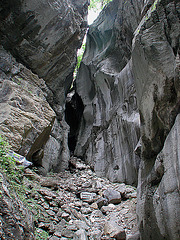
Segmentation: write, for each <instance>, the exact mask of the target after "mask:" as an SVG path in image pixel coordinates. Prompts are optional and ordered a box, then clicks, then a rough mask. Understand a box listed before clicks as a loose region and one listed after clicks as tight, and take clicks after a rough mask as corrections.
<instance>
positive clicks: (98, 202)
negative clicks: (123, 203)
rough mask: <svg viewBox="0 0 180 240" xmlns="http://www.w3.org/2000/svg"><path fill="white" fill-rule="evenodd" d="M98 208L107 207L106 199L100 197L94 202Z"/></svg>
mask: <svg viewBox="0 0 180 240" xmlns="http://www.w3.org/2000/svg"><path fill="white" fill-rule="evenodd" d="M96 203H97V205H98V208H99V209H100V208H101V207H102V206H104V205H107V204H108V200H107V198H103V197H100V198H99V199H98V200H97V201H96Z"/></svg>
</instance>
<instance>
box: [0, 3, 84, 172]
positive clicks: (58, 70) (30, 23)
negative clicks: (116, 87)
mask: <svg viewBox="0 0 180 240" xmlns="http://www.w3.org/2000/svg"><path fill="white" fill-rule="evenodd" d="M87 8H88V1H86V0H81V1H71V0H69V1H67V0H65V1H64V0H63V1H54V0H49V1H48V0H47V1H44V0H43V1H42V0H40V1H35V0H33V1H29V0H26V1H21V0H15V1H4V0H3V1H1V3H0V44H1V59H0V60H1V62H0V73H1V78H0V81H1V92H0V96H1V106H2V107H1V111H0V116H1V117H0V126H1V134H2V135H3V136H5V137H6V138H7V140H8V141H9V143H10V144H11V145H12V148H13V150H14V151H16V152H18V153H20V154H22V155H24V156H26V157H27V159H28V160H30V161H33V162H34V163H36V164H37V165H38V166H41V167H42V168H41V171H42V173H44V174H45V173H46V172H47V171H49V170H50V169H51V168H54V169H56V170H57V171H58V170H63V169H65V168H67V167H68V160H69V150H68V146H67V137H68V129H69V127H68V125H67V124H66V122H65V120H64V105H65V95H66V93H67V91H68V89H69V87H70V85H71V82H72V75H73V70H74V67H75V64H76V52H77V49H78V48H79V47H80V46H81V43H82V40H83V37H84V34H85V32H86V28H87V22H86V18H87ZM35 74H36V75H35Z"/></svg>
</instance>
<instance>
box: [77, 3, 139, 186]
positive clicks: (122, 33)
mask: <svg viewBox="0 0 180 240" xmlns="http://www.w3.org/2000/svg"><path fill="white" fill-rule="evenodd" d="M142 8H143V1H137V2H131V3H126V2H124V1H118V0H115V1H113V3H112V4H109V5H108V6H107V7H105V9H104V10H103V11H102V13H100V15H99V17H98V18H97V19H96V20H95V22H94V23H93V24H92V25H91V26H90V28H89V31H88V34H87V46H86V50H85V54H84V57H83V61H82V64H81V66H80V70H79V74H78V76H77V80H76V91H77V93H78V94H79V96H80V97H81V99H82V101H83V104H84V112H83V119H82V121H81V127H80V131H79V136H78V140H77V146H76V150H75V154H76V155H78V156H81V157H83V158H84V159H85V161H86V162H88V163H89V164H90V165H91V167H92V168H93V169H94V170H95V172H96V173H97V174H98V175H99V176H106V177H108V178H109V179H110V180H111V181H113V182H126V183H128V184H134V185H136V184H137V173H138V167H139V161H140V159H139V156H138V155H136V154H135V152H134V149H135V147H136V145H137V143H138V141H139V137H140V131H139V126H140V121H139V112H138V109H137V100H136V90H135V87H134V74H133V72H132V61H131V60H130V59H131V45H132V44H131V43H132V38H133V33H134V31H135V29H136V28H137V26H138V24H139V22H140V20H141V10H142Z"/></svg>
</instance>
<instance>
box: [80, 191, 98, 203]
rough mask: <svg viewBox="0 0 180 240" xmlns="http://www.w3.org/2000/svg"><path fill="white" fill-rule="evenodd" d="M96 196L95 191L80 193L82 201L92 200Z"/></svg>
mask: <svg viewBox="0 0 180 240" xmlns="http://www.w3.org/2000/svg"><path fill="white" fill-rule="evenodd" d="M95 197H96V193H90V192H81V193H80V199H82V200H83V201H84V202H92V201H93V200H94V199H95Z"/></svg>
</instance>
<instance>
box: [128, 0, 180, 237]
mask: <svg viewBox="0 0 180 240" xmlns="http://www.w3.org/2000/svg"><path fill="white" fill-rule="evenodd" d="M179 7H180V4H179V2H176V1H155V2H154V3H153V4H152V6H151V7H150V9H149V10H148V12H147V13H146V14H145V16H144V18H143V19H142V21H141V23H140V25H139V26H138V28H137V30H136V32H135V38H134V40H133V51H132V65H133V73H134V76H135V86H136V92H137V101H138V107H139V111H140V115H141V145H142V146H141V153H142V160H143V161H142V162H141V165H140V174H139V187H138V218H139V227H140V234H141V238H142V239H147V240H148V239H158V240H161V239H179V238H180V232H179V230H180V226H179V215H180V214H179V209H180V202H179V199H180V194H179V167H178V165H179V156H178V152H179V146H178V141H179V140H178V139H179V136H180V135H179V124H180V123H179V115H178V113H179V110H180V88H179V82H180V78H179V66H180V65H179V30H180V19H179V15H178V9H179ZM175 119H176V120H175ZM173 125H174V126H173Z"/></svg>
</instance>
